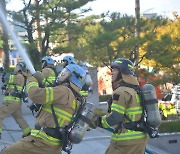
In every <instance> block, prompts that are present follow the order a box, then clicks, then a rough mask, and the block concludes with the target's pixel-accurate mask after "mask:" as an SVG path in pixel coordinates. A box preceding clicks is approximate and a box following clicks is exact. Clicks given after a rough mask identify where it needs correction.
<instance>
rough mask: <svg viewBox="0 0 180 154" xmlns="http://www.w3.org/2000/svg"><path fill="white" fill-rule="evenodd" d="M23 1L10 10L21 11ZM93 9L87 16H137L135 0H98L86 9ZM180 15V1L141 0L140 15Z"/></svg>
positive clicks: (14, 0)
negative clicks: (107, 14)
mask: <svg viewBox="0 0 180 154" xmlns="http://www.w3.org/2000/svg"><path fill="white" fill-rule="evenodd" d="M22 6H23V5H22V0H11V3H10V4H8V6H7V8H8V9H13V10H19V9H20V8H22ZM87 7H91V9H92V11H91V12H90V13H88V14H87V15H92V14H101V13H103V12H107V11H110V12H120V13H121V14H128V15H133V16H134V15H135V0H96V1H94V2H89V3H88V4H87V5H86V6H85V8H87ZM174 11H176V12H178V14H179V15H180V0H140V13H141V14H143V13H157V14H158V15H162V16H164V17H169V18H172V12H174Z"/></svg>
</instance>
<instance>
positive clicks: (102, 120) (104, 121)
mask: <svg viewBox="0 0 180 154" xmlns="http://www.w3.org/2000/svg"><path fill="white" fill-rule="evenodd" d="M101 123H102V126H103V128H109V127H110V125H109V124H108V123H107V121H106V115H105V116H103V117H102V119H101Z"/></svg>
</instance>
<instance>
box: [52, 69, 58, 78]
mask: <svg viewBox="0 0 180 154" xmlns="http://www.w3.org/2000/svg"><path fill="white" fill-rule="evenodd" d="M51 69H52V70H53V71H54V73H55V76H56V77H57V76H58V73H57V71H56V68H54V67H51Z"/></svg>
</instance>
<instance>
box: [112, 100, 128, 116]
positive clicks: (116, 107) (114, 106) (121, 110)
mask: <svg viewBox="0 0 180 154" xmlns="http://www.w3.org/2000/svg"><path fill="white" fill-rule="evenodd" d="M111 111H116V112H118V113H120V114H124V113H125V107H124V106H121V105H119V104H116V103H112V105H111Z"/></svg>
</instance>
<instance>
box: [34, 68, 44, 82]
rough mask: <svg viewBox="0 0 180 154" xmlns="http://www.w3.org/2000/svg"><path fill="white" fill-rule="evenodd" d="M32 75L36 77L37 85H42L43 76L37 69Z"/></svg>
mask: <svg viewBox="0 0 180 154" xmlns="http://www.w3.org/2000/svg"><path fill="white" fill-rule="evenodd" d="M33 76H34V77H35V78H36V79H37V81H38V83H39V85H42V80H43V76H42V74H41V72H40V71H37V72H36V73H34V74H33Z"/></svg>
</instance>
